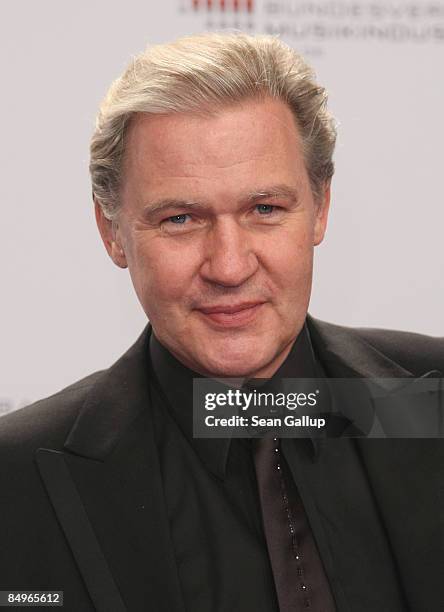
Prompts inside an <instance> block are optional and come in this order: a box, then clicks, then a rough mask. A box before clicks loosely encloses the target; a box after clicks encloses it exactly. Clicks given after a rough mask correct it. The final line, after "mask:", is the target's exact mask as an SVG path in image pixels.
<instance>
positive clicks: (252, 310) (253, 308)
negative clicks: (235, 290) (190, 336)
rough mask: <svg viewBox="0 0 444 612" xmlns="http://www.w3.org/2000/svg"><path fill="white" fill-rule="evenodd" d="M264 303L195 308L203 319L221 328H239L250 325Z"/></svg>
mask: <svg viewBox="0 0 444 612" xmlns="http://www.w3.org/2000/svg"><path fill="white" fill-rule="evenodd" d="M264 303H265V302H242V303H239V304H229V305H228V304H216V305H214V306H205V307H201V308H197V309H196V310H198V311H199V312H200V313H202V314H203V315H205V319H206V320H207V321H208V320H209V321H212V322H213V323H216V325H217V326H219V327H220V326H222V327H239V326H242V325H247V324H248V323H251V322H252V321H253V320H254V319H255V318H256V315H257V314H258V311H259V310H260V307H261V306H262V304H264Z"/></svg>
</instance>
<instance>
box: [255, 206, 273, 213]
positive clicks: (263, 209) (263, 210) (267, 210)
mask: <svg viewBox="0 0 444 612" xmlns="http://www.w3.org/2000/svg"><path fill="white" fill-rule="evenodd" d="M275 208H276V207H275V206H273V205H272V204H258V205H257V209H258V211H259V212H260V213H261V214H270V213H272V212H273V211H274V209H275Z"/></svg>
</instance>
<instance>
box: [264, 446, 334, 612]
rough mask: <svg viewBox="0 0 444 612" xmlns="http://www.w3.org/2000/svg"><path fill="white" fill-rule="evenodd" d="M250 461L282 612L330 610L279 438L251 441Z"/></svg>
mask: <svg viewBox="0 0 444 612" xmlns="http://www.w3.org/2000/svg"><path fill="white" fill-rule="evenodd" d="M254 463H255V467H256V477H257V483H258V489H259V498H260V502H261V508H262V519H263V525H264V532H265V538H266V541H267V548H268V554H269V557H270V562H271V567H272V570H273V576H274V582H275V586H276V593H277V598H278V602H279V609H280V612H299V611H303V612H307V611H308V610H312V611H313V612H315V611H316V612H334V610H335V609H336V608H335V604H334V601H333V597H332V594H331V591H330V587H329V584H328V581H327V578H326V576H325V572H324V569H323V566H322V562H321V559H320V558H319V553H318V551H317V548H316V545H315V542H314V539H313V534H312V532H311V529H310V527H309V524H308V519H307V516H306V514H305V510H304V507H303V505H302V501H301V499H300V497H299V495H298V493H297V489H296V487H295V486H294V484H293V482H292V479H291V478H290V475H289V473H288V472H289V470H288V468H287V466H286V463H285V461H284V458H283V457H282V455H281V452H280V444H279V439H277V438H272V437H265V438H261V439H257V440H254ZM289 485H290V486H289Z"/></svg>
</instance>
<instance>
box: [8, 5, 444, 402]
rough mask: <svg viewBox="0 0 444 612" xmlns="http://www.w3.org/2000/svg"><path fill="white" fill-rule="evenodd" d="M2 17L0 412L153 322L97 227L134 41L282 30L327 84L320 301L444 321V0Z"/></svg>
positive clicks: (91, 363) (366, 315)
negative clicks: (104, 147)
mask: <svg viewBox="0 0 444 612" xmlns="http://www.w3.org/2000/svg"><path fill="white" fill-rule="evenodd" d="M208 5H210V6H211V8H209V6H208ZM221 5H225V10H224V11H222V9H221ZM236 7H237V10H236ZM1 13H2V15H1V20H0V41H1V42H0V44H1V54H0V62H1V79H2V87H1V96H0V104H1V119H2V130H1V140H2V146H1V148H0V151H1V152H0V155H1V181H0V201H1V239H0V260H1V262H2V264H3V265H2V274H1V277H0V296H1V297H0V304H1V317H0V413H1V412H6V411H8V410H11V409H15V408H17V407H19V406H20V405H23V404H25V403H28V402H29V401H31V400H34V399H37V398H39V397H42V396H44V395H47V394H49V393H52V392H54V391H56V390H58V389H60V388H62V387H63V386H66V385H67V384H69V383H70V382H72V381H74V380H76V379H78V378H80V377H81V376H84V375H86V374H88V373H89V372H91V371H93V370H97V369H101V368H104V367H107V366H108V365H110V364H111V363H112V361H113V360H115V359H116V358H117V357H118V356H119V354H121V353H122V352H123V351H124V350H125V349H126V348H127V347H128V346H129V345H130V343H132V341H133V340H134V339H135V338H136V337H137V335H138V334H139V332H140V331H141V330H142V328H143V326H144V323H145V318H144V314H143V312H142V310H141V308H140V306H139V305H138V303H137V301H136V298H135V296H134V294H133V291H132V288H131V285H130V281H129V277H128V273H127V271H121V270H118V269H117V268H115V267H114V266H113V265H112V263H111V262H110V261H109V260H108V258H107V256H106V254H105V251H104V249H103V247H102V245H101V243H100V241H99V237H98V234H97V231H96V229H95V225H94V221H93V209H92V203H91V197H90V184H89V177H88V144H89V138H90V135H91V132H92V129H93V125H94V117H95V113H96V111H97V108H98V105H99V102H100V100H101V98H102V97H103V95H104V94H105V92H106V90H107V88H108V86H109V84H110V83H111V80H112V79H114V78H115V77H117V76H118V75H119V73H120V72H121V71H122V70H123V69H124V67H125V66H126V64H127V62H128V61H129V58H130V56H131V55H133V54H136V53H138V52H139V51H141V50H143V49H144V47H145V46H146V44H147V43H157V42H162V41H166V40H170V39H173V38H175V37H177V36H180V35H183V34H188V33H192V32H198V31H202V30H208V29H220V28H223V27H231V28H232V27H237V28H240V29H245V30H248V31H252V32H268V33H275V34H280V35H281V36H282V38H283V39H284V40H285V41H286V42H288V43H289V44H291V45H293V46H294V47H295V48H297V49H298V50H300V51H301V52H303V53H304V54H306V56H307V57H308V59H309V60H310V61H311V63H312V65H313V66H314V67H315V69H316V72H317V74H318V77H319V80H320V82H321V83H322V84H323V85H325V86H327V88H328V89H329V92H330V108H331V109H332V110H333V112H334V114H335V115H336V117H337V119H338V120H339V123H340V135H339V142H338V148H337V153H336V168H337V174H336V177H335V179H334V184H333V205H332V215H331V222H330V227H329V232H328V236H327V239H326V241H325V243H324V244H323V245H322V246H321V247H319V249H318V252H317V256H316V269H315V284H314V291H313V298H312V303H311V307H310V311H311V313H312V314H313V315H315V316H317V317H319V318H324V319H326V320H330V321H334V322H337V323H341V324H346V325H371V326H379V327H390V328H398V329H408V330H414V331H418V332H424V333H429V334H433V335H443V323H442V313H443V307H444V275H443V273H442V268H443V248H444V247H443V240H442V235H443V228H444V203H443V196H442V192H443V189H442V174H443V170H442V166H443V142H444V119H443V108H444V70H443V60H444V2H427V1H426V0H416V2H408V3H406V2H405V1H403V0H399V1H397V2H396V1H393V2H389V1H379V0H374V1H370V2H361V1H360V0H355V1H354V2H346V1H343V2H341V1H337V2H332V1H325V0H324V1H322V0H318V1H313V2H310V1H302V0H301V1H296V0H293V1H292V0H275V1H266V0H252V1H250V2H248V1H247V0H243V1H241V0H239V1H238V2H236V1H235V0H231V1H230V0H225V2H221V1H220V0H219V1H216V0H213V1H212V2H203V1H202V0H201V1H196V2H193V0H183V1H181V0H163V1H162V2H159V3H157V2H153V1H152V0H145V1H143V2H142V1H139V0H127V2H126V3H123V2H115V3H111V2H109V0H106V1H105V0H95V1H92V2H89V3H86V2H85V3H79V2H73V1H72V0H65V1H64V2H60V0H40V1H37V2H24V1H20V0H3V2H2V4H1Z"/></svg>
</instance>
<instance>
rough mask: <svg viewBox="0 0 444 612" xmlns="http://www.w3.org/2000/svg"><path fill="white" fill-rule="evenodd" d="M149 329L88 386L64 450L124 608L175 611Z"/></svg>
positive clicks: (176, 589)
mask: <svg viewBox="0 0 444 612" xmlns="http://www.w3.org/2000/svg"><path fill="white" fill-rule="evenodd" d="M149 334H150V327H148V328H147V329H146V330H145V332H144V333H143V334H142V336H141V337H140V338H139V340H138V341H137V342H136V344H135V345H134V346H133V347H132V348H131V349H130V350H129V351H128V352H127V353H126V354H125V355H124V356H123V357H122V358H121V359H120V360H119V361H118V362H117V363H116V364H115V365H114V366H112V367H111V368H110V369H109V370H108V371H106V372H105V373H104V375H103V377H101V378H100V380H99V381H98V382H97V383H96V385H95V386H94V388H93V389H92V390H91V392H90V394H89V396H88V398H87V400H86V402H85V405H84V406H83V409H82V410H81V412H80V413H79V416H78V418H77V420H76V422H75V423H74V426H73V427H72V429H71V431H70V433H69V435H68V437H67V440H66V442H65V446H64V453H63V455H64V461H65V464H66V466H67V468H68V473H69V476H70V477H71V478H72V481H73V482H74V483H75V487H76V489H77V491H78V494H79V496H80V499H81V501H82V504H83V507H84V509H85V512H86V515H87V517H88V519H89V522H90V525H91V527H92V530H93V532H94V534H95V536H96V538H97V542H98V545H99V546H100V548H101V551H102V553H103V556H104V559H105V560H106V564H107V566H108V568H109V571H110V574H111V576H112V579H113V580H114V581H115V584H116V586H117V589H118V591H119V592H120V594H121V598H122V601H123V603H124V605H125V606H126V608H127V609H128V610H131V611H133V610H134V611H137V610H141V611H142V610H147V609H150V608H152V609H155V610H159V611H165V612H173V611H174V612H176V611H178V612H179V611H182V610H183V602H182V598H181V593H180V586H179V582H178V577H177V571H176V564H175V559H174V554H173V549H172V545H171V541H170V536H169V525H168V518H167V516H168V515H167V510H166V507H165V503H164V497H163V486H162V481H161V474H160V467H159V462H158V456H157V451H156V446H155V441H154V436H153V426H152V422H151V418H150V409H149V408H150V390H149V382H148V381H149V360H148V358H147V355H148V345H147V342H148V338H149ZM39 452H40V453H42V451H39ZM53 460H55V458H53V459H51V456H50V455H48V454H47V455H46V461H49V462H50V461H53ZM69 476H67V478H68V477H69ZM55 510H56V512H57V508H55ZM59 519H60V516H59ZM78 562H79V561H78ZM80 563H82V562H81V561H80ZM79 569H80V571H81V572H82V573H83V572H85V571H86V572H87V571H88V568H87V567H83V568H82V567H80V568H79ZM97 609H100V608H97Z"/></svg>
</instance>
